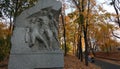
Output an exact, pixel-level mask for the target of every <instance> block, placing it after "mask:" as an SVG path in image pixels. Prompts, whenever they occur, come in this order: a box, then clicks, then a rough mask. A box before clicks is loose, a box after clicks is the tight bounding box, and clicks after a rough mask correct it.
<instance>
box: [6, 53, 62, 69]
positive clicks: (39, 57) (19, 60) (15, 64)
mask: <svg viewBox="0 0 120 69" xmlns="http://www.w3.org/2000/svg"><path fill="white" fill-rule="evenodd" d="M10 57H11V58H10V60H9V61H10V63H9V66H8V68H9V69H44V68H45V69H63V65H64V64H63V63H64V60H63V59H64V58H63V53H62V52H60V51H44V52H37V53H12V54H11V55H10Z"/></svg>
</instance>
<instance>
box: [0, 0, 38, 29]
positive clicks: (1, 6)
mask: <svg viewBox="0 0 120 69" xmlns="http://www.w3.org/2000/svg"><path fill="white" fill-rule="evenodd" d="M36 1H37V0H1V2H0V12H2V13H4V15H5V16H6V17H8V18H9V19H10V29H11V28H12V26H13V21H14V20H15V18H16V16H18V15H19V14H20V13H21V12H22V11H23V10H25V9H27V8H29V7H31V6H33V5H35V3H36Z"/></svg>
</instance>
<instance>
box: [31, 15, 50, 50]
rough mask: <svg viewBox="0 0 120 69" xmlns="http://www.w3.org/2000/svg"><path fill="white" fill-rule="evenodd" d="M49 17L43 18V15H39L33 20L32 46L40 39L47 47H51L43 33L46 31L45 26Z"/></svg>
mask: <svg viewBox="0 0 120 69" xmlns="http://www.w3.org/2000/svg"><path fill="white" fill-rule="evenodd" d="M44 19H47V18H45V17H44V18H43V17H38V18H36V19H34V20H33V22H32V23H31V27H30V39H31V42H30V47H32V46H34V45H35V42H36V39H38V40H40V41H42V42H43V44H44V45H45V47H46V48H47V49H49V45H48V43H47V42H46V40H45V39H44V38H43V36H42V35H43V34H44V32H45V30H44V29H45V27H46V24H45V23H47V22H45V21H46V20H44Z"/></svg>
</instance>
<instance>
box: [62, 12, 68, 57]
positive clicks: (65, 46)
mask: <svg viewBox="0 0 120 69" xmlns="http://www.w3.org/2000/svg"><path fill="white" fill-rule="evenodd" d="M61 17H62V24H63V29H64V32H63V37H64V51H65V54H64V56H66V55H67V45H66V29H65V20H64V16H63V14H62V13H61Z"/></svg>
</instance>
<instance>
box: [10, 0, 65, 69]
mask: <svg viewBox="0 0 120 69" xmlns="http://www.w3.org/2000/svg"><path fill="white" fill-rule="evenodd" d="M61 6H62V5H61V2H59V1H57V0H38V3H36V5H35V6H34V7H32V8H29V9H27V10H25V11H23V12H22V13H21V14H20V15H19V16H18V17H17V18H16V21H15V24H14V25H15V27H14V31H13V35H12V38H11V43H12V48H11V52H10V59H9V64H8V69H63V67H64V58H63V52H62V50H61V49H60V47H59V41H58V22H59V14H60V12H61Z"/></svg>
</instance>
